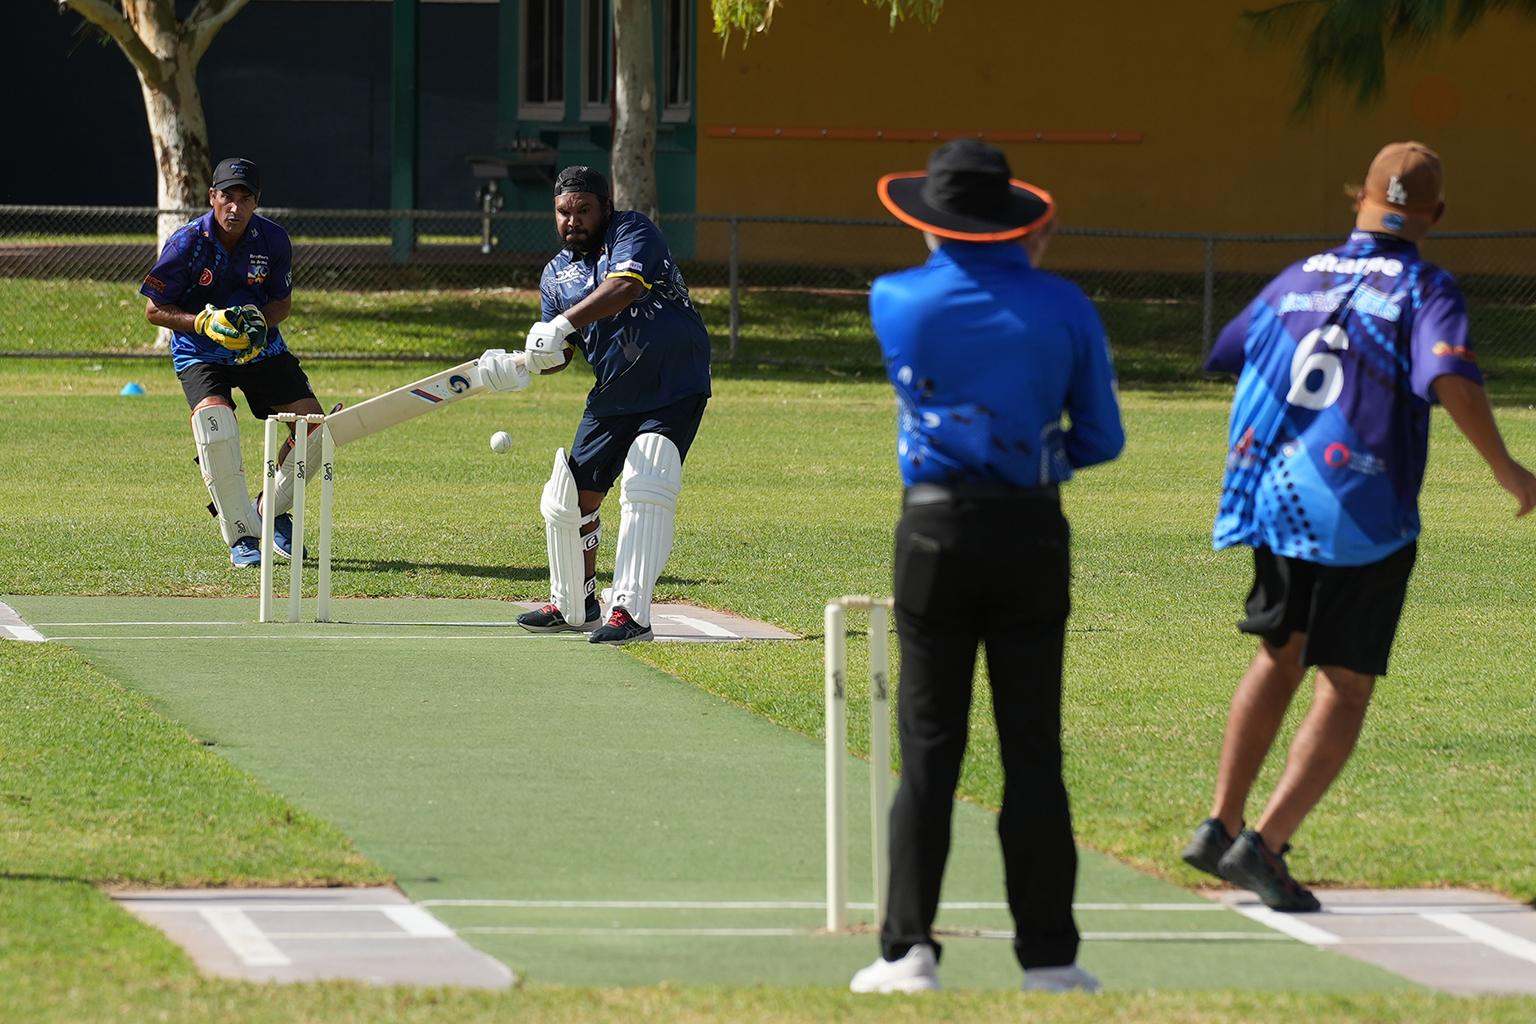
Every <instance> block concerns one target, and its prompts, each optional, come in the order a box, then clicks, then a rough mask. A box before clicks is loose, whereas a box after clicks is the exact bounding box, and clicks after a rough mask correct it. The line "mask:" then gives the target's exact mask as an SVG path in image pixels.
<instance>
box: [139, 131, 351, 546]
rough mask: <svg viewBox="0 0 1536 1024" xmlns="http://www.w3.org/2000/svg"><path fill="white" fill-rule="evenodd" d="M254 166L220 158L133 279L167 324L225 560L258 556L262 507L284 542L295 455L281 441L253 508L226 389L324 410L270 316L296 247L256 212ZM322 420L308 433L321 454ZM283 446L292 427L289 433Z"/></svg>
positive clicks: (312, 456) (289, 285)
mask: <svg viewBox="0 0 1536 1024" xmlns="http://www.w3.org/2000/svg"><path fill="white" fill-rule="evenodd" d="M260 200H261V175H260V172H259V171H258V170H257V168H256V165H255V164H253V163H252V162H251V161H249V160H245V159H243V158H239V157H236V158H233V159H230V160H223V161H221V162H220V163H219V165H218V167H217V168H215V169H214V172H213V185H212V187H210V188H209V189H208V205H209V206H210V207H212V209H210V210H209V212H208V213H206V214H204V215H203V216H201V217H199V218H198V219H197V220H195V221H193V222H192V223H190V224H186V225H183V226H182V227H180V228H177V229H176V231H175V233H174V234H172V235H171V237H170V238H168V239H167V240H166V243H165V248H164V249H163V250H162V251H161V253H160V259H159V260H158V261H157V262H156V263H155V266H154V269H152V270H151V271H150V272H149V273H148V274H146V275H145V277H144V283H143V284H142V285H141V286H140V287H139V291H140V293H141V294H143V295H145V296H146V297H147V299H148V301H147V302H146V304H145V306H144V316H145V318H146V319H147V320H148V321H149V322H150V323H151V324H154V325H155V326H156V327H164V328H167V329H168V330H170V331H171V332H172V333H173V337H174V340H173V341H172V343H171V360H172V363H173V365H174V366H175V368H176V376H177V377H179V378H180V379H181V386H182V390H183V391H185V392H186V396H187V404H188V405H190V406H191V407H192V437H193V439H194V440H195V441H196V443H197V461H198V465H199V466H200V467H201V468H202V471H203V483H204V484H206V485H207V487H208V496H209V498H211V499H212V503H211V504H210V505H209V506H208V508H209V511H211V512H212V513H213V514H214V516H216V517H217V518H218V520H219V529H220V531H221V532H222V533H223V535H224V542H225V543H226V544H228V545H229V560H230V563H231V564H233V565H259V564H260V563H261V545H260V542H259V541H258V540H257V538H258V537H260V536H261V515H262V513H264V512H267V511H271V512H273V513H274V514H275V515H276V519H275V520H274V521H273V533H274V536H275V541H274V545H273V546H274V547H275V548H276V549H277V552H278V553H279V554H280V555H282V556H284V557H290V556H291V555H292V553H293V519H292V517H291V516H290V515H289V514H288V510H289V509H290V508H291V507H292V505H293V474H292V471H291V465H292V463H291V462H290V461H289V460H287V459H286V456H287V449H285V450H284V452H283V456H284V459H283V462H282V468H281V469H280V470H279V472H278V477H277V480H276V484H277V490H276V498H275V499H274V501H273V508H272V509H270V510H267V509H258V508H257V506H256V504H254V503H253V502H252V501H251V497H250V494H249V492H248V491H247V489H246V483H245V465H244V462H243V461H242V459H241V457H240V431H239V427H238V425H237V424H236V422H235V401H234V389H235V388H239V389H240V390H241V391H242V392H244V393H245V400H246V404H247V405H249V406H250V409H251V414H252V415H253V416H255V417H256V418H257V419H259V420H264V419H266V418H267V417H268V416H270V415H272V414H273V413H276V412H292V413H305V414H313V413H319V412H322V411H323V410H322V409H321V407H320V403H319V402H318V401H317V400H316V399H315V393H314V391H313V390H312V389H311V388H310V386H309V378H307V377H306V376H305V375H304V371H303V370H302V369H300V367H299V361H298V359H296V358H295V357H294V355H293V353H291V352H289V351H288V346H287V345H286V344H284V342H283V336H282V333H281V332H280V331H279V330H278V326H277V325H278V324H280V323H281V322H282V321H283V320H285V319H287V317H288V313H289V311H290V310H291V309H292V308H293V298H292V293H293V272H292V265H293V247H292V245H291V244H290V243H289V241H288V233H287V232H286V231H284V230H283V229H282V228H280V227H278V226H277V225H276V224H274V223H273V222H272V221H270V220H268V219H267V218H265V217H262V216H259V215H258V214H257V213H256V205H257V203H258V202H260ZM319 438H320V434H319V431H318V430H317V431H315V432H314V434H313V435H312V436H311V438H310V442H309V443H310V451H309V460H310V464H311V465H315V464H318V462H319V459H320V451H319V447H320V445H319ZM289 443H290V446H291V444H292V439H291V438H290V442H289Z"/></svg>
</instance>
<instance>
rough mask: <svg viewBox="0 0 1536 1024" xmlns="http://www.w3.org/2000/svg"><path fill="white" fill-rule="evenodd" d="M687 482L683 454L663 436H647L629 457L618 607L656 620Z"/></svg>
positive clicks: (622, 499)
mask: <svg viewBox="0 0 1536 1024" xmlns="http://www.w3.org/2000/svg"><path fill="white" fill-rule="evenodd" d="M682 485H683V457H682V455H681V453H679V452H678V450H677V445H675V444H673V443H672V442H671V440H669V439H668V438H665V437H663V436H662V435H660V434H641V435H640V436H639V437H637V438H635V443H634V444H632V445H630V446H629V454H628V455H627V456H625V458H624V475H623V477H622V478H621V481H620V485H619V542H618V545H617V548H616V550H615V551H614V555H613V605H614V607H616V608H623V609H624V610H625V611H627V612H629V616H630V618H632V619H634V620H635V621H636V622H638V623H640V625H642V626H649V625H650V624H651V594H652V592H653V591H654V590H655V589H656V580H657V579H658V578H659V577H660V576H661V570H662V567H663V566H664V565H666V564H667V556H668V555H670V554H671V553H672V519H673V515H674V513H675V512H676V511H677V495H678V491H680V490H681V489H682Z"/></svg>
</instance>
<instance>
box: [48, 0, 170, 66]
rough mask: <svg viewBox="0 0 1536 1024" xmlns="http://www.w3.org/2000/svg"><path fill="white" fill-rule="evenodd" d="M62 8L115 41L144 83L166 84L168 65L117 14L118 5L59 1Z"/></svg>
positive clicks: (88, 0) (83, 0)
mask: <svg viewBox="0 0 1536 1024" xmlns="http://www.w3.org/2000/svg"><path fill="white" fill-rule="evenodd" d="M59 6H60V7H68V8H69V9H70V10H72V11H74V12H75V13H76V14H78V15H80V17H82V18H84V19H85V20H86V21H88V22H90V23H91V24H92V25H95V26H96V27H97V28H99V29H101V30H102V31H103V32H105V33H106V34H107V35H109V36H111V37H112V41H113V42H115V43H117V45H118V46H119V47H120V48H121V49H122V51H123V53H124V54H125V55H127V57H128V60H129V61H130V62H131V63H132V64H133V66H134V68H135V69H136V70H137V71H138V72H139V74H140V75H142V76H143V77H144V78H145V80H147V81H151V82H159V81H162V80H164V78H165V72H166V64H165V61H163V60H161V59H160V58H159V57H157V56H155V54H154V53H153V52H152V51H151V50H150V48H149V47H148V46H146V45H144V40H142V39H140V38H139V34H138V33H137V32H135V31H134V30H133V26H132V25H130V24H129V23H128V19H127V17H125V16H124V15H123V12H122V11H120V10H118V8H117V5H116V4H113V3H110V2H108V0H59Z"/></svg>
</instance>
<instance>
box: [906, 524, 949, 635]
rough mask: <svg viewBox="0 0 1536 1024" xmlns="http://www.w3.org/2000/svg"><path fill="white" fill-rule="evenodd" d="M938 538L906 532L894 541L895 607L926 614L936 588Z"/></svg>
mask: <svg viewBox="0 0 1536 1024" xmlns="http://www.w3.org/2000/svg"><path fill="white" fill-rule="evenodd" d="M942 553H943V551H942V548H941V546H940V544H939V542H938V541H936V540H934V539H933V538H932V537H929V536H926V535H924V534H921V533H909V534H907V535H906V536H904V537H900V538H898V540H897V544H896V567H895V568H896V571H895V591H896V607H898V608H900V609H901V610H902V611H904V612H907V613H908V614H911V615H919V616H922V615H927V614H928V609H929V608H930V607H931V606H933V605H934V604H935V602H934V599H933V598H934V593H935V591H936V590H937V589H938V582H939V559H940V558H941V557H942Z"/></svg>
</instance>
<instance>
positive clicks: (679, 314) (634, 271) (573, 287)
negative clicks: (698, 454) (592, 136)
mask: <svg viewBox="0 0 1536 1024" xmlns="http://www.w3.org/2000/svg"><path fill="white" fill-rule="evenodd" d="M555 227H556V229H557V230H558V231H559V233H560V237H561V239H562V240H563V241H564V242H565V249H564V250H562V251H561V252H560V253H559V255H557V256H556V257H555V258H554V259H552V260H550V261H549V264H548V265H547V266H546V267H545V268H544V273H543V276H542V277H541V279H540V282H539V292H540V297H541V301H542V305H543V319H542V321H541V322H539V323H537V324H534V325H533V328H532V329H531V330H530V331H529V333H528V340H527V343H526V350H525V351H523V352H514V353H506V352H503V351H502V350H500V349H493V350H491V351H488V352H486V353H485V354H484V355H482V356H481V357H480V366H481V369H482V371H483V373H484V378H485V381H486V383H487V385H488V386H489V387H490V388H491V389H493V390H504V391H510V390H519V389H521V388H522V387H526V386H527V381H528V375H529V374H530V373H541V374H542V373H558V372H559V371H561V370H563V369H565V367H566V366H568V365H570V362H571V360H572V358H573V357H574V355H575V348H573V343H574V346H575V347H579V348H580V349H581V351H582V354H583V355H584V356H585V357H586V360H587V362H588V363H589V364H590V365H591V367H592V372H593V374H594V376H595V377H596V381H595V383H594V384H593V386H592V390H591V392H590V393H589V394H588V395H587V405H586V411H585V413H584V414H583V416H582V419H581V423H580V425H579V426H578V427H577V429H576V438H575V440H574V441H573V442H572V444H571V450H570V453H569V454H567V453H566V450H565V449H564V448H562V449H560V450H559V451H558V452H556V454H555V462H554V468H553V470H552V471H551V474H550V479H549V482H548V483H547V484H546V485H545V487H544V494H543V500H542V501H541V502H540V510H541V511H542V512H543V514H544V524H545V539H546V543H547V547H548V551H549V576H550V600H549V603H548V604H546V605H545V606H544V607H543V608H540V609H538V610H537V611H531V612H526V613H524V614H523V615H520V616H518V620H517V621H518V622H519V623H520V624H521V625H522V626H523V627H524V628H525V629H529V630H532V631H534V632H541V633H550V632H559V631H563V630H581V631H591V636H590V637H589V639H590V640H591V641H592V642H593V643H604V644H610V645H615V646H618V645H622V644H627V643H633V642H635V641H643V640H650V639H652V636H653V634H652V631H651V596H652V594H653V593H654V590H655V586H656V580H657V578H658V577H659V576H660V574H661V569H662V566H663V565H665V564H666V561H667V557H668V555H669V554H670V552H671V549H672V523H673V516H674V512H675V510H676V507H677V496H678V492H679V489H680V487H681V484H682V472H683V459H684V458H685V457H686V456H687V454H688V448H689V446H690V445H691V444H692V443H693V439H694V436H695V435H696V434H697V433H698V429H699V423H700V422H701V420H702V419H703V416H704V406H705V404H706V403H707V402H708V400H709V395H710V382H709V360H710V344H709V333H708V332H707V331H706V330H705V329H704V321H703V319H702V318H701V317H700V316H699V311H698V310H697V309H695V308H694V305H693V302H692V300H691V299H689V297H688V286H687V285H686V284H684V283H683V275H682V273H681V271H679V269H678V266H677V263H676V261H675V260H673V258H672V252H671V250H670V249H669V248H668V246H667V240H666V238H665V236H663V235H662V233H661V230H660V229H659V228H657V227H656V225H655V224H654V223H652V222H651V220H650V218H648V217H646V216H645V215H644V214H642V213H639V212H637V211H634V210H615V209H614V208H613V201H612V198H611V197H610V194H609V189H608V181H607V179H606V178H604V177H603V175H601V174H600V173H598V172H597V171H595V170H593V169H592V168H590V167H582V166H575V167H567V168H566V169H565V170H563V171H561V172H560V174H559V175H558V176H557V178H556V179H555ZM615 483H618V484H619V511H620V518H619V539H618V544H617V545H616V548H615V551H614V570H613V598H612V601H611V606H610V610H609V616H608V621H607V622H606V623H602V624H601V625H599V622H600V620H601V618H602V611H601V606H600V604H599V601H598V597H597V546H598V543H599V541H600V540H601V537H602V533H601V530H600V526H599V521H598V509H599V507H600V506H601V505H602V501H603V498H604V496H605V495H607V493H608V491H609V490H611V489H612V487H613V485H614V484H615Z"/></svg>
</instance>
